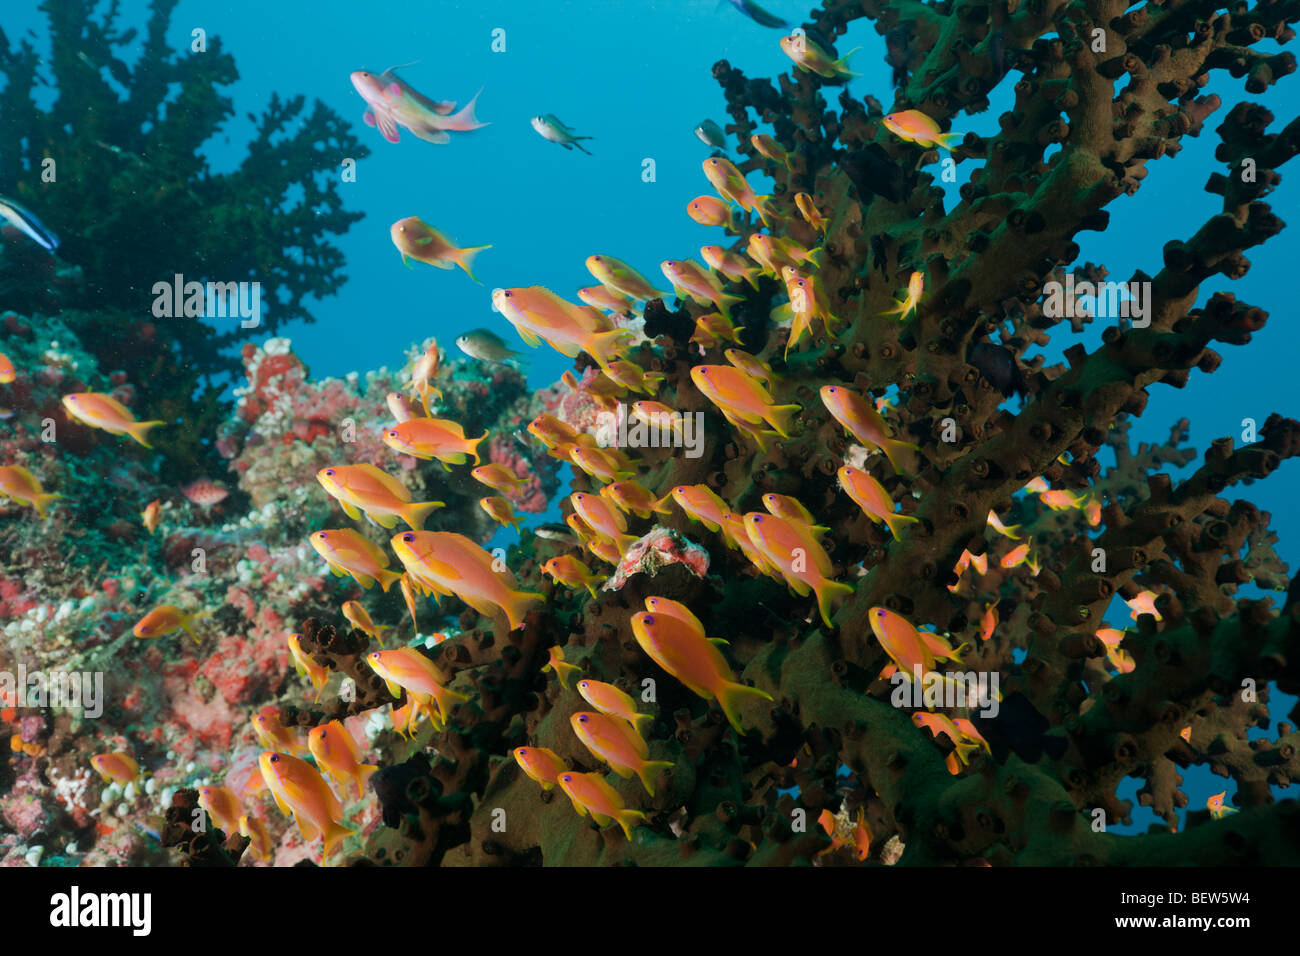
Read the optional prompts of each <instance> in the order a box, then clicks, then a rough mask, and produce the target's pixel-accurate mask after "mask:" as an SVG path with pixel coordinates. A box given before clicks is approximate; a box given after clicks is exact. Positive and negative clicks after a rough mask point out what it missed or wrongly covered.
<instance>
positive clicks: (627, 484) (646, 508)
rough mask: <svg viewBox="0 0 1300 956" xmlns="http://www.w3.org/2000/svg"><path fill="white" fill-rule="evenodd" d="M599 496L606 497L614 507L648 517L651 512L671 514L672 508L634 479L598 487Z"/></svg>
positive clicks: (640, 516) (641, 516) (639, 516)
mask: <svg viewBox="0 0 1300 956" xmlns="http://www.w3.org/2000/svg"><path fill="white" fill-rule="evenodd" d="M600 494H601V497H603V498H606V499H608V500H609V501H610V502H612V503H613V504H614V506H615V507H616V508H621V509H622V510H623V511H625V512H628V513H630V514H634V515H636V516H637V517H638V518H649V517H650V515H651V514H652V513H653V514H661V515H666V514H672V509H671V508H669V507H668V506H667V505H666V504H664V503H663V502H662V501H661V500H658V499H656V498H655V496H654V495H653V494H652V493H651V492H650V490H649V489H648V488H646V487H645V486H644V485H642V484H640V483H639V482H635V481H616V482H614V483H613V484H609V485H606V486H605V487H604V488H601V489H600Z"/></svg>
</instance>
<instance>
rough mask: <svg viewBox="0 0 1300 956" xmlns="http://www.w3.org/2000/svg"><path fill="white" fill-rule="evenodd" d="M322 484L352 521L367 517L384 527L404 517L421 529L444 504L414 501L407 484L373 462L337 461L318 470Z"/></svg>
mask: <svg viewBox="0 0 1300 956" xmlns="http://www.w3.org/2000/svg"><path fill="white" fill-rule="evenodd" d="M316 480H317V481H319V482H320V483H321V487H322V488H324V489H325V491H326V492H327V493H328V494H329V495H330V497H332V498H335V499H337V501H338V503H339V504H340V505H342V506H343V511H344V513H345V514H347V516H348V517H349V518H351V519H352V520H353V521H357V520H359V519H360V518H361V515H362V512H364V513H365V515H366V517H367V518H369V519H370V520H371V521H373V522H374V523H375V524H377V525H379V526H380V527H381V528H392V527H393V526H395V525H396V524H397V519H398V518H401V519H402V520H403V521H405V522H406V523H407V525H409V526H410V527H412V528H414V529H415V530H416V531H419V530H420V529H421V528H423V527H424V519H425V518H427V517H428V516H429V514H430V512H433V511H436V510H437V509H439V508H441V507H443V503H442V502H441V501H415V502H413V501H411V492H410V491H408V490H407V488H406V486H405V485H404V484H402V483H401V482H400V481H398V480H397V479H396V478H394V477H393V476H392V475H389V474H385V473H384V472H382V471H380V470H379V469H378V468H376V467H375V466H374V465H369V464H363V465H335V466H334V467H332V468H322V469H321V470H320V471H318V472H317V473H316Z"/></svg>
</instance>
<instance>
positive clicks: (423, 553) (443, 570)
mask: <svg viewBox="0 0 1300 956" xmlns="http://www.w3.org/2000/svg"><path fill="white" fill-rule="evenodd" d="M391 544H392V548H393V553H394V554H396V555H397V557H398V559H399V560H401V562H402V564H403V565H405V566H406V570H407V571H408V572H409V573H410V575H411V576H412V577H413V578H414V579H415V580H416V582H417V583H419V584H420V585H422V586H423V587H425V588H427V589H429V590H432V591H436V592H437V593H439V594H449V595H455V596H456V597H458V598H460V599H461V600H462V601H464V602H465V603H466V604H468V605H469V606H470V607H472V608H473V609H474V610H476V611H478V612H479V613H480V614H483V615H485V616H487V617H493V616H495V615H496V614H497V612H498V611H501V612H503V613H504V614H505V615H506V617H507V619H508V620H509V623H510V630H512V631H514V630H517V629H518V628H521V627H523V625H524V615H525V614H526V613H527V612H528V611H529V609H530V608H532V607H533V606H534V605H536V604H540V603H542V602H543V601H544V600H545V598H544V597H543V596H542V595H541V594H538V593H536V592H534V591H517V590H515V584H516V583H517V582H516V580H515V576H514V575H513V574H512V573H511V572H510V569H509V568H507V567H506V566H505V564H504V563H500V567H499V568H498V564H499V562H498V561H497V559H496V558H494V557H493V556H492V555H491V554H489V553H488V552H487V551H484V550H483V549H482V548H480V547H479V546H478V545H477V544H475V543H474V542H473V541H471V540H470V539H469V538H467V537H465V536H464V535H461V534H456V533H454V532H450V531H406V532H403V533H401V534H396V535H394V536H393V540H392V542H391Z"/></svg>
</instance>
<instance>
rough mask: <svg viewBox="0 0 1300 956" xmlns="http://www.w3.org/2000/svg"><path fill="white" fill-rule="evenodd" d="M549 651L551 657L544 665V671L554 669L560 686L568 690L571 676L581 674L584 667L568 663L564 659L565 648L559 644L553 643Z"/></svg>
mask: <svg viewBox="0 0 1300 956" xmlns="http://www.w3.org/2000/svg"><path fill="white" fill-rule="evenodd" d="M547 653H548V655H549V657H550V659H549V660H548V661H547V662H546V663H545V664H543V665H542V673H546V672H547V671H553V672H554V673H555V679H556V680H558V681H559V682H560V686H561V687H563V688H564V689H565V690H568V689H569V678H570V677H571V676H573V675H574V674H581V673H582V668H581V667H579V666H578V665H577V664H566V663H565V661H564V648H562V647H560V646H559V645H558V644H553V645H552V646H551V649H550V650H549V651H548V652H547Z"/></svg>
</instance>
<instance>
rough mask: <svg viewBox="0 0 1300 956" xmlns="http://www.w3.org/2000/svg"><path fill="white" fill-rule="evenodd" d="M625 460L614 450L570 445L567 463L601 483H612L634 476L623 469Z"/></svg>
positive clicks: (632, 472)
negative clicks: (618, 479) (617, 479)
mask: <svg viewBox="0 0 1300 956" xmlns="http://www.w3.org/2000/svg"><path fill="white" fill-rule="evenodd" d="M625 459H626V456H625V455H623V454H622V453H621V452H619V451H618V449H616V448H599V447H597V446H595V445H572V446H570V448H569V462H570V463H571V464H573V465H575V466H577V467H578V468H581V469H582V470H583V471H585V472H586V473H587V474H588V475H590V476H591V477H593V478H598V479H600V480H601V481H614V480H615V479H616V478H631V477H632V476H633V475H635V474H636V472H635V471H634V470H633V469H632V468H630V467H624V465H623V461H624V460H625Z"/></svg>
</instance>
